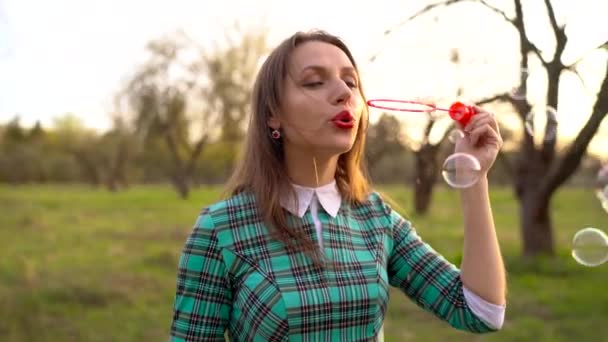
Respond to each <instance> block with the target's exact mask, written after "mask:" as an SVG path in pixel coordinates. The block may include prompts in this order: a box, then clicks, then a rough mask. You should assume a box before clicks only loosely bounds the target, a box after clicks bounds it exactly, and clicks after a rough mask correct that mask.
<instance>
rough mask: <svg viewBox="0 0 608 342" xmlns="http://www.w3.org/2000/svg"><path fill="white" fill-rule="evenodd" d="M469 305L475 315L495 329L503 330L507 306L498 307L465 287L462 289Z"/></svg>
mask: <svg viewBox="0 0 608 342" xmlns="http://www.w3.org/2000/svg"><path fill="white" fill-rule="evenodd" d="M462 290H463V292H464V298H465V300H466V302H467V305H468V306H469V308H470V309H471V311H473V313H474V314H475V315H476V316H477V317H479V319H481V320H483V321H484V322H485V323H486V324H488V325H489V326H491V327H492V328H494V329H500V328H502V324H503V323H504V321H505V308H506V305H496V304H492V303H490V302H487V301H486V300H484V299H483V298H481V297H479V296H478V295H476V294H475V293H473V292H472V291H470V290H469V289H467V288H466V287H465V286H463V288H462Z"/></svg>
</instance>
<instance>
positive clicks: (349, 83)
mask: <svg viewBox="0 0 608 342" xmlns="http://www.w3.org/2000/svg"><path fill="white" fill-rule="evenodd" d="M344 83H346V85H347V86H348V87H349V88H351V89H356V88H357V87H358V85H357V82H356V81H352V80H346V81H344Z"/></svg>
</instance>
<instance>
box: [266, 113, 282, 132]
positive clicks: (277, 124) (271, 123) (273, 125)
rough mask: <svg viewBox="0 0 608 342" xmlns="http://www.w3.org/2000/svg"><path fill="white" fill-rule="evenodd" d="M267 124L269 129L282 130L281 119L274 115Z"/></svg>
mask: <svg viewBox="0 0 608 342" xmlns="http://www.w3.org/2000/svg"><path fill="white" fill-rule="evenodd" d="M267 124H268V127H270V128H272V129H279V128H281V123H280V122H279V119H277V118H276V117H275V116H274V115H273V116H271V117H270V119H268V121H267Z"/></svg>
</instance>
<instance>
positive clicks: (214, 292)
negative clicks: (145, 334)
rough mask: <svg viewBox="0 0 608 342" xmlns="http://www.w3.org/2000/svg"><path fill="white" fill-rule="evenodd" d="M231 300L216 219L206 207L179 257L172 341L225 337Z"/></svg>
mask: <svg viewBox="0 0 608 342" xmlns="http://www.w3.org/2000/svg"><path fill="white" fill-rule="evenodd" d="M231 302H232V299H231V291H230V287H229V281H228V276H227V273H226V266H225V264H224V260H223V257H222V254H221V249H220V247H219V246H218V239H217V236H216V232H215V229H214V225H213V220H212V217H211V216H210V215H209V214H208V212H206V211H204V212H203V213H202V214H201V215H200V216H199V217H198V219H197V221H196V224H195V225H194V228H193V230H192V232H191V233H190V235H189V236H188V238H187V240H186V244H185V246H184V248H183V250H182V253H181V257H180V259H179V265H178V272H177V289H176V294H175V302H174V305H173V319H172V323H171V341H224V340H225V338H224V332H225V330H226V327H227V325H228V319H229V316H230V309H231Z"/></svg>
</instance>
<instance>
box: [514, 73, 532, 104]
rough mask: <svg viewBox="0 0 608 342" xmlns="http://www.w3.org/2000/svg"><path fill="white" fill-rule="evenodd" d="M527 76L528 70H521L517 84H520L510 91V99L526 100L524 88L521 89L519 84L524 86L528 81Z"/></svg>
mask: <svg viewBox="0 0 608 342" xmlns="http://www.w3.org/2000/svg"><path fill="white" fill-rule="evenodd" d="M528 75H529V72H528V69H526V68H522V69H521V73H520V78H519V79H518V82H520V85H519V86H517V87H514V88H513V89H511V92H510V96H511V98H512V99H514V100H525V99H526V90H525V89H524V87H521V84H526V82H527V80H528ZM522 80H523V82H522Z"/></svg>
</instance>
